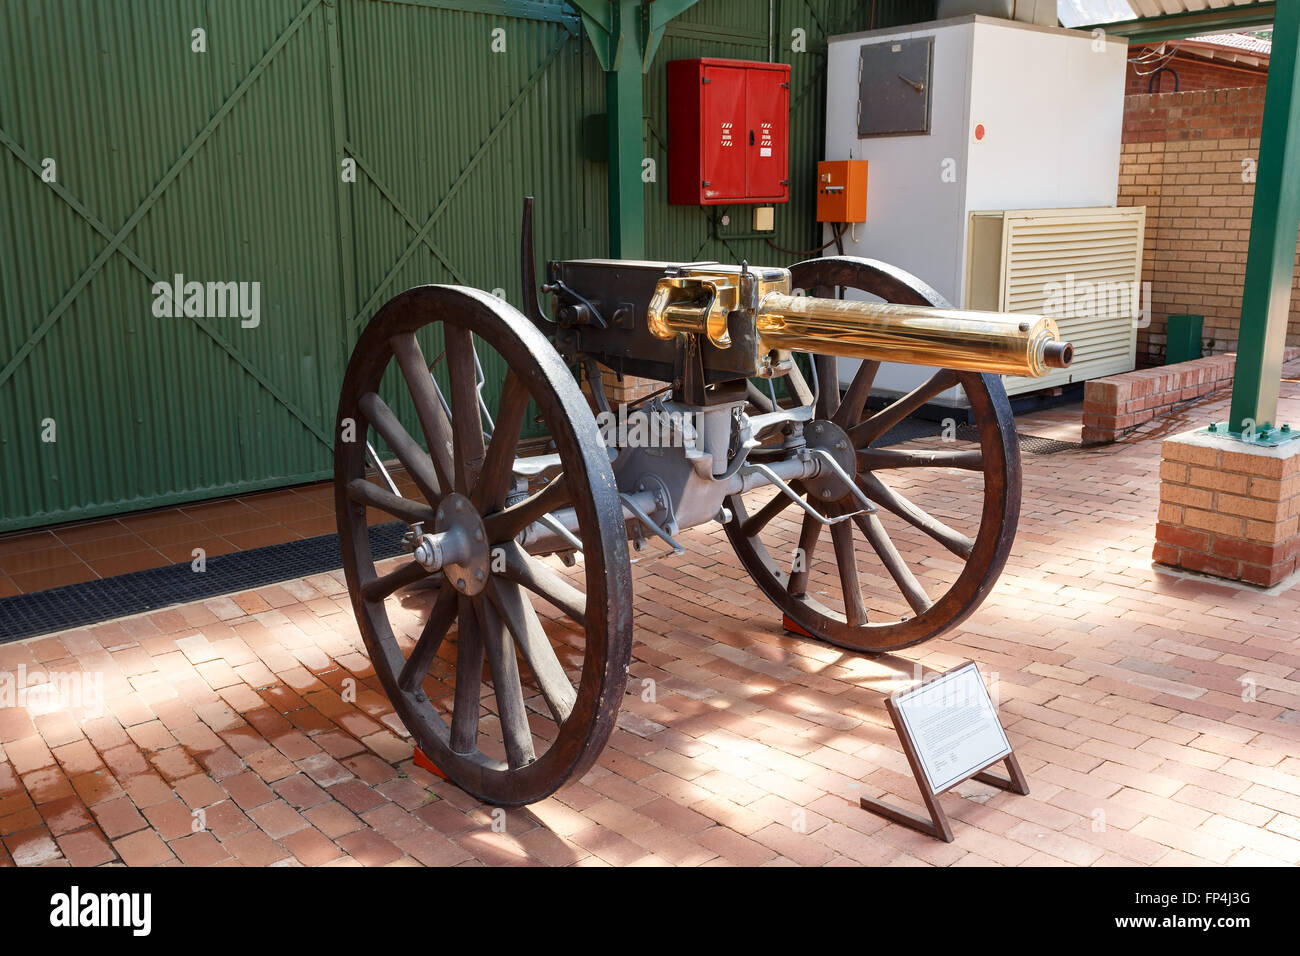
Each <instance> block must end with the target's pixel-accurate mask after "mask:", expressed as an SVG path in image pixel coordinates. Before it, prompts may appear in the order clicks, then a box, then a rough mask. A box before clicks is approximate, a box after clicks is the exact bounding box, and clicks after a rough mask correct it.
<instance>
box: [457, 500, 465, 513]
mask: <svg viewBox="0 0 1300 956" xmlns="http://www.w3.org/2000/svg"><path fill="white" fill-rule="evenodd" d="M464 504H465V503H464V502H463V501H458V502H456V510H457V511H460V510H461V508H463V507H464Z"/></svg>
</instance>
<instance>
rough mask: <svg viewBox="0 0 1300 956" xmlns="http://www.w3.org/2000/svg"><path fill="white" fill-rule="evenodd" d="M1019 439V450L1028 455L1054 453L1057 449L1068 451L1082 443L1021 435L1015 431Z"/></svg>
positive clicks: (1079, 446) (1080, 446)
mask: <svg viewBox="0 0 1300 956" xmlns="http://www.w3.org/2000/svg"><path fill="white" fill-rule="evenodd" d="M1016 437H1017V438H1019V439H1020V450H1021V451H1022V452H1024V453H1025V454H1028V455H1055V454H1056V453H1057V452H1058V451H1069V450H1070V449H1072V448H1082V447H1083V445H1081V444H1079V443H1078V442H1072V441H1059V440H1057V439H1055V438H1038V437H1037V436H1035V435H1022V434H1019V433H1017V435H1016Z"/></svg>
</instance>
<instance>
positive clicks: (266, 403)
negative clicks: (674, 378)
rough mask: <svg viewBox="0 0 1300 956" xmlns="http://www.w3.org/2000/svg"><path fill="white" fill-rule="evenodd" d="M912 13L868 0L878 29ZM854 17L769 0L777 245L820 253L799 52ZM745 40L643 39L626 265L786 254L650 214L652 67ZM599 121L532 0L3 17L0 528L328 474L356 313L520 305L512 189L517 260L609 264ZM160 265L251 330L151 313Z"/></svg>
mask: <svg viewBox="0 0 1300 956" xmlns="http://www.w3.org/2000/svg"><path fill="white" fill-rule="evenodd" d="M932 6H933V4H932V2H924V0H923V2H916V0H881V3H880V4H879V9H877V10H876V11H875V14H874V16H875V18H876V20H875V25H877V26H883V25H887V24H890V23H896V22H909V21H914V20H921V19H926V18H928V17H929V16H930V15H931V14H932ZM871 7H872V4H870V3H864V2H856V3H855V2H848V0H797V2H796V0H780V2H778V3H777V4H776V7H775V11H776V24H777V29H776V43H777V51H778V52H777V56H778V59H781V60H784V61H787V62H791V63H792V64H793V77H792V89H791V94H792V95H791V99H792V104H793V115H792V148H791V173H792V181H793V183H794V184H795V185H794V188H793V191H792V196H793V199H792V202H791V203H789V204H788V205H787V206H784V207H778V213H777V231H776V235H775V239H776V241H777V242H779V243H781V244H782V245H786V246H791V247H807V246H809V245H812V244H815V242H816V239H817V236H818V231H817V227H816V224H815V223H814V222H813V221H812V210H811V201H812V189H811V186H810V184H811V182H812V172H811V170H812V169H813V167H814V164H815V162H816V159H817V158H818V156H819V154H820V152H821V142H822V131H821V123H822V112H823V108H822V104H823V99H824V91H823V89H822V80H821V73H820V71H821V69H822V67H823V66H824V56H823V55H822V51H823V50H824V37H825V36H826V35H829V34H833V33H838V32H845V31H849V30H857V29H863V28H865V27H867V26H868V25H869V24H870V22H871V20H870V18H871V17H872V15H873V14H872V12H871ZM196 28H201V29H203V30H204V31H205V32H206V43H207V51H206V52H202V53H200V52H193V51H192V49H191V45H192V33H191V31H193V30H194V29H196ZM497 29H501V30H504V31H505V32H504V34H502V35H498V36H499V37H501V38H503V39H504V41H505V52H504V53H494V52H493V51H492V40H493V31H494V30H497ZM795 29H803V30H804V31H805V32H806V36H807V40H808V42H807V49H808V52H807V53H802V54H801V53H792V52H791V50H790V46H791V36H792V31H793V30H795ZM768 43H769V37H768V10H767V5H766V4H763V3H761V2H754V0H702V2H701V3H699V4H698V5H697V6H696V7H694V8H693V9H691V10H690V11H688V12H687V13H686V14H685V15H684V16H682V17H681V18H680V20H679V21H678V22H675V23H674V24H673V25H672V26H671V27H670V28H669V30H668V32H667V35H666V36H665V39H664V42H663V45H662V47H661V48H660V50H659V53H658V55H657V57H656V60H655V63H654V65H653V67H652V69H651V71H650V73H649V74H648V75H647V77H646V102H647V113H648V115H647V117H646V143H647V146H646V148H647V155H649V156H653V157H655V158H656V159H657V162H658V171H659V177H658V182H656V183H651V184H648V185H647V187H646V189H647V229H648V249H649V253H650V254H651V255H652V256H656V257H664V258H674V257H684V258H702V257H707V258H718V259H729V260H732V259H736V258H741V257H744V258H748V259H750V260H751V261H760V260H761V261H767V262H785V261H788V260H787V257H784V256H781V255H779V254H777V253H774V252H772V251H771V250H770V249H769V248H768V247H767V246H766V244H765V243H764V242H763V241H762V240H754V239H725V236H724V239H723V240H718V239H714V238H712V237H711V234H712V227H711V224H710V220H709V216H708V214H707V213H706V212H704V211H702V210H699V209H693V208H683V207H669V206H668V205H667V202H666V193H667V168H666V167H667V155H666V149H665V144H666V139H667V115H666V104H665V102H664V99H665V86H666V83H665V80H664V65H665V64H666V63H667V62H668V61H669V60H670V59H674V58H679V57H686V56H701V55H707V56H728V57H736V58H743V59H766V58H767V54H768ZM603 110H604V83H603V78H602V76H601V74H600V71H599V67H598V66H597V64H596V62H595V58H594V56H593V55H592V53H591V51H590V49H589V47H588V45H587V43H586V40H585V38H584V37H583V36H582V34H581V30H580V27H579V24H578V20H577V19H576V17H575V16H574V14H573V11H572V10H571V9H570V8H568V7H566V6H565V5H563V4H562V3H558V2H532V0H480V2H474V0H11V2H8V3H5V4H3V5H0V192H2V193H3V198H4V201H3V203H0V362H2V363H3V365H0V463H2V469H0V531H4V530H11V529H16V528H23V527H30V526H35V525H41V524H48V523H53V522H59V521H68V520H73V519H77V518H82V517H90V516H93V515H98V514H105V513H114V512H120V511H129V510H134V509H141V508H148V507H155V506H159V505H164V504H170V503H176V502H181V501H188V500H195V499H201V498H207V497H213V496H217V495H222V494H231V493H235V492H240V491H248V490H252V489H256V488H264V487H271V486H276V485H284V484H290V483H294V482H299V481H305V480H310V479H314V478H320V477H324V476H326V474H327V473H328V470H329V467H330V442H331V434H330V432H331V430H332V427H333V415H334V408H335V403H336V395H337V386H338V383H339V380H340V378H341V375H342V370H343V367H344V364H345V363H346V360H347V354H348V350H349V347H350V343H351V342H352V341H354V340H355V337H356V335H357V333H358V332H359V330H360V327H361V326H362V325H363V324H364V322H365V321H366V319H367V318H368V317H369V315H370V314H371V313H372V312H373V311H374V310H375V308H376V307H377V306H378V305H380V304H382V303H383V302H384V301H386V300H387V299H388V298H389V297H390V296H392V295H393V294H395V293H397V292H399V291H401V290H402V289H405V288H407V287H409V286H412V285H416V284H419V283H424V282H457V283H464V284H468V285H474V286H478V287H482V288H487V289H497V288H499V289H504V290H505V293H506V296H507V298H508V299H509V300H510V301H511V302H513V303H515V304H516V305H518V304H519V303H520V288H519V278H518V263H517V256H518V235H517V225H518V217H519V203H520V199H521V197H522V196H523V195H525V194H526V193H533V194H535V195H536V196H537V197H538V209H537V215H538V221H537V240H538V248H539V250H540V252H541V253H542V254H544V255H546V256H548V257H565V256H577V255H599V254H602V253H603V252H604V251H605V241H606V220H607V211H606V208H605V168H604V166H603V164H601V163H599V162H594V161H592V160H590V159H588V158H584V149H583V128H584V118H585V117H587V116H590V115H595V114H599V113H601V112H603ZM344 157H348V158H351V159H354V160H355V161H356V163H357V175H356V182H354V183H345V182H343V181H342V179H341V177H340V169H341V166H340V164H341V161H342V159H343V158H344ZM47 159H50V160H53V161H54V167H53V171H54V178H53V181H48V178H49V177H48V169H49V167H48V164H47V163H46V160H47ZM43 173H45V176H43V175H42V174H43ZM735 212H736V213H737V215H736V216H735V217H734V218H735V219H737V220H740V219H744V218H747V217H746V216H743V215H740V213H743V212H744V210H743V209H737V210H735ZM739 225H740V226H744V225H745V224H744V223H740V224H739ZM730 230H731V231H732V232H733V233H734V232H735V231H736V230H737V224H733V225H732V226H731V227H730ZM725 231H726V230H724V233H725ZM177 273H180V274H183V275H184V276H185V277H186V278H187V280H191V279H192V280H198V281H204V282H207V281H223V282H224V281H236V282H238V281H248V282H254V281H255V282H259V283H260V284H261V289H260V292H261V301H260V305H261V322H260V325H259V326H258V327H257V328H254V329H243V328H241V326H240V322H239V319H238V317H233V318H156V317H155V316H154V315H153V312H152V305H153V294H152V291H151V288H152V286H153V283H154V282H155V281H158V280H170V279H171V277H172V276H173V275H175V274H177ZM500 371H501V370H500V369H494V368H488V369H487V370H486V372H487V375H488V377H489V378H494V377H496V376H499V375H500ZM50 420H52V421H53V437H54V438H55V439H56V440H54V441H47V440H44V439H48V438H49V437H51V435H50V425H49V422H50Z"/></svg>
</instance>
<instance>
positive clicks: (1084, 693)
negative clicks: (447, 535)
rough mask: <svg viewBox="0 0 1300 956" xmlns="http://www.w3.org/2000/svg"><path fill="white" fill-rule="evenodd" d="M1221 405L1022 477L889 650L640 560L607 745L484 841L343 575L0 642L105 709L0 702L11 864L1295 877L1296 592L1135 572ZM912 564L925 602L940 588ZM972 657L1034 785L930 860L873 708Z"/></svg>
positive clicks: (698, 557) (2, 853)
mask: <svg viewBox="0 0 1300 956" xmlns="http://www.w3.org/2000/svg"><path fill="white" fill-rule="evenodd" d="M1284 388H1285V390H1286V394H1287V396H1288V399H1287V408H1286V411H1287V413H1288V414H1289V415H1290V416H1291V419H1292V420H1296V419H1300V386H1297V385H1296V384H1294V383H1289V384H1287V385H1285V386H1284ZM1221 405H1222V397H1220V398H1219V399H1217V400H1210V401H1207V402H1205V403H1202V405H1201V406H1199V407H1197V408H1194V409H1191V410H1188V411H1187V412H1186V413H1185V415H1184V417H1183V419H1182V420H1181V421H1175V422H1169V421H1166V422H1163V423H1152V424H1151V425H1150V426H1147V427H1146V428H1144V429H1143V430H1142V431H1141V432H1139V433H1138V434H1137V435H1135V436H1133V437H1132V438H1130V439H1129V440H1128V441H1126V442H1124V443H1121V444H1117V445H1112V446H1106V447H1102V448H1096V449H1088V450H1079V451H1070V452H1064V453H1060V454H1056V455H1052V456H1044V457H1029V458H1027V459H1026V462H1025V510H1024V515H1023V518H1022V521H1021V528H1020V535H1019V538H1018V540H1017V543H1016V548H1015V552H1014V554H1013V556H1012V559H1011V561H1010V564H1009V565H1008V568H1007V570H1006V573H1005V574H1004V576H1003V578H1002V581H1001V583H1000V585H999V586H998V588H997V590H996V591H995V593H994V594H993V596H992V598H990V600H989V601H988V602H987V603H986V604H985V605H984V607H983V608H982V609H981V610H980V611H979V613H977V614H976V615H975V616H974V617H973V618H972V619H971V620H969V621H968V622H967V623H966V624H965V625H964V626H962V627H961V628H959V629H958V630H957V631H956V632H954V633H952V634H950V635H948V636H946V637H944V638H941V639H937V640H934V641H931V642H929V643H928V644H925V645H922V646H920V647H917V648H913V649H911V650H909V651H906V652H903V653H900V654H898V655H895V656H888V657H883V658H877V659H874V660H873V659H864V658H861V657H857V656H854V655H851V654H847V653H843V652H841V651H839V650H836V649H834V648H828V647H825V646H822V645H819V644H815V643H812V642H808V641H802V640H796V639H792V638H790V637H788V636H785V635H783V634H782V633H781V631H780V630H779V627H778V619H777V617H776V615H775V614H774V613H773V611H772V608H771V607H770V605H769V604H768V603H767V601H766V600H765V599H764V598H762V597H761V595H759V594H758V593H757V592H756V590H755V589H754V588H753V586H752V585H751V584H750V583H749V581H748V579H747V578H746V577H745V574H744V572H743V571H742V570H741V569H740V567H739V565H738V562H737V560H736V558H735V556H734V555H733V554H732V552H731V550H730V547H729V546H728V545H727V543H726V540H725V537H724V536H723V535H722V533H721V532H720V531H709V530H696V531H692V532H688V533H686V535H685V536H684V537H685V538H686V540H687V541H688V542H689V546H690V548H689V551H688V553H687V554H685V555H683V556H681V557H679V558H676V559H672V560H668V561H658V562H650V561H647V562H643V563H641V564H639V565H637V566H636V572H635V573H636V590H637V637H638V643H637V646H636V650H635V654H634V658H635V659H634V661H633V664H632V681H631V682H630V684H629V687H630V690H631V691H632V692H631V693H629V695H628V696H627V698H626V700H625V706H624V716H623V718H622V719H621V728H620V729H619V730H618V731H617V732H616V733H615V735H614V737H613V740H612V742H611V744H610V746H609V747H608V748H607V750H606V751H605V753H604V755H603V757H602V758H601V760H600V761H599V763H598V765H597V766H596V767H595V769H593V770H592V771H591V772H590V773H588V774H587V776H586V777H585V778H584V779H583V780H582V781H581V782H580V783H576V784H571V785H570V786H569V787H567V788H565V789H563V790H561V791H560V793H559V794H558V795H557V796H555V797H552V798H550V799H548V800H546V801H544V802H542V803H540V804H537V805H534V806H532V807H530V808H528V809H523V810H512V811H509V812H508V813H507V814H506V817H505V823H506V826H505V832H504V833H502V832H496V831H495V830H494V829H493V827H492V822H493V821H492V816H491V814H490V812H489V810H488V809H487V808H484V807H482V806H480V805H478V804H477V803H476V801H474V800H473V799H470V798H468V797H466V796H465V795H464V794H462V793H461V792H460V791H458V790H456V789H455V788H453V787H451V786H449V785H448V784H446V783H444V782H443V781H441V780H438V779H436V778H434V777H432V776H430V775H429V774H427V773H425V772H423V771H421V770H419V769H418V768H415V767H414V766H413V764H412V762H411V753H412V750H411V745H410V743H409V742H408V740H407V739H406V738H405V737H404V736H403V732H402V729H401V727H400V725H398V724H397V723H396V722H395V721H394V720H393V718H392V717H391V715H390V713H389V710H388V707H387V704H386V701H385V700H384V698H383V696H382V695H381V694H379V693H378V692H377V691H376V690H375V681H374V678H373V673H372V671H371V670H370V667H369V663H368V660H367V658H366V655H365V653H364V650H363V648H362V647H361V644H360V640H359V638H358V636H357V632H356V627H355V625H354V623H353V619H352V615H351V612H350V609H349V606H348V602H347V598H346V594H345V593H344V589H343V587H342V586H341V584H340V583H339V579H338V576H337V575H320V576H316V577H312V578H308V579H305V580H300V581H291V582H288V583H286V584H284V585H281V586H273V587H267V588H261V589H258V590H256V591H252V592H245V593H242V594H236V595H232V596H231V597H229V598H221V599H216V600H210V601H206V602H202V603H198V604H192V605H187V606H182V607H177V608H173V609H169V610H165V611H161V612H157V613H153V614H149V615H145V616H140V617H135V618H130V619H125V620H120V621H114V622H109V623H104V624H100V625H98V626H95V627H90V628H86V629H84V630H77V631H70V632H65V633H62V634H57V635H53V636H50V637H45V638H40V639H33V640H29V641H26V642H23V643H19V644H10V645H6V646H3V647H0V671H7V672H15V671H16V670H18V669H19V668H24V669H26V670H27V671H28V672H35V671H38V670H44V671H46V672H48V673H50V674H76V673H88V674H102V675H103V681H104V683H103V691H104V694H105V696H106V697H107V698H108V706H107V710H106V712H105V713H104V714H103V716H100V717H97V718H93V719H85V720H80V719H75V717H74V716H73V715H70V714H69V713H67V712H53V713H48V714H42V713H41V710H42V708H41V707H40V706H39V705H37V704H33V705H31V706H30V707H9V708H7V709H0V838H2V840H3V850H0V864H5V865H7V864H11V863H18V864H61V863H64V862H68V863H72V864H75V865H96V864H102V863H109V862H114V861H118V860H120V861H122V862H125V863H127V864H131V865H148V864H159V863H162V864H177V863H184V864H241V863H242V864H249V865H265V864H285V865H296V864H299V863H301V864H305V865H322V864H324V865H355V864H362V865H378V864H390V863H391V864H417V863H424V864H466V865H473V864H478V863H487V864H497V863H524V862H537V863H546V864H569V863H577V864H583V865H601V864H632V863H637V864H685V865H692V864H709V865H725V864H787V863H794V864H805V865H824V864H835V865H855V864H872V865H880V864H887V865H897V866H909V865H938V866H948V865H954V864H962V865H982V864H1007V865H1036V864H1045V865H1058V864H1072V865H1085V866H1087V865H1150V864H1157V865H1163V864H1198V863H1204V864H1225V863H1227V864H1275V863H1291V864H1295V863H1297V862H1300V647H1298V646H1297V630H1298V622H1300V588H1296V587H1293V588H1291V589H1290V590H1283V591H1282V592H1281V593H1277V594H1273V595H1268V594H1264V593H1261V592H1258V591H1253V590H1247V589H1243V588H1237V587H1229V586H1225V585H1220V584H1213V583H1209V582H1206V581H1203V580H1194V579H1188V578H1178V577H1173V576H1170V575H1166V574H1163V573H1158V572H1156V571H1155V570H1153V568H1152V566H1151V563H1150V555H1151V545H1152V535H1153V529H1154V527H1155V513H1156V506H1157V495H1156V482H1157V477H1156V473H1157V468H1158V464H1159V461H1158V456H1159V441H1158V438H1159V436H1160V434H1162V433H1163V432H1169V431H1174V430H1177V429H1179V428H1181V427H1186V422H1189V421H1193V420H1196V421H1200V420H1209V418H1210V417H1211V416H1213V415H1215V414H1220V413H1218V412H1217V411H1216V410H1217V408H1218V407H1220V406H1221ZM1220 417H1221V414H1220ZM943 491H944V489H942V488H930V489H927V488H925V487H923V486H917V487H914V488H912V489H911V490H910V491H909V494H913V495H915V496H916V497H917V499H918V500H926V501H929V502H931V503H933V500H934V499H933V495H936V494H939V493H941V492H943ZM954 508H955V509H956V510H957V511H959V510H960V509H959V508H957V507H956V505H954ZM790 527H793V525H791V526H790ZM786 530H787V531H788V530H789V529H786ZM898 540H899V541H900V548H902V549H903V550H904V552H905V553H906V554H908V555H909V556H914V550H915V549H916V548H918V547H920V546H921V544H923V542H917V541H915V540H913V539H911V538H908V537H907V536H900V537H899V539H898ZM918 567H919V568H920V572H919V573H920V574H921V576H922V579H923V580H924V581H926V582H927V586H936V585H937V583H938V582H941V581H943V580H944V579H945V576H950V574H951V572H952V566H951V565H950V564H949V563H947V562H945V561H942V560H936V559H933V558H929V559H926V560H925V561H924V562H918ZM817 580H820V578H818V579H817ZM967 658H973V659H975V660H976V661H978V662H979V663H980V666H981V668H982V669H983V670H984V671H985V673H986V675H988V676H989V677H990V678H994V677H996V688H997V691H998V693H999V696H1000V701H1001V705H1000V706H1001V714H1002V718H1003V721H1004V723H1005V725H1006V727H1007V731H1008V734H1009V736H1010V738H1011V740H1012V742H1013V744H1014V746H1015V747H1016V749H1017V752H1018V753H1019V755H1020V760H1021V763H1022V766H1023V768H1024V770H1025V772H1026V773H1027V775H1028V777H1029V781H1030V786H1031V788H1032V794H1031V795H1030V796H1028V797H1022V796H1015V795H1012V794H1006V793H1001V792H996V791H992V790H990V788H988V787H985V786H983V785H980V784H974V783H968V784H964V785H962V786H960V787H959V788H958V789H957V791H955V792H954V793H951V794H949V795H947V796H946V797H944V798H943V801H944V804H945V806H946V807H947V809H948V811H949V814H950V816H951V817H952V818H953V820H954V830H955V833H956V841H955V842H954V843H953V844H951V845H946V844H942V843H938V842H936V841H934V840H931V839H929V838H926V837H923V836H920V835H918V834H915V833H912V832H910V831H907V830H905V829H903V828H901V827H898V826H895V825H892V824H887V823H885V822H884V821H882V820H880V819H878V818H876V817H873V816H870V815H868V814H866V813H864V812H863V811H861V810H860V809H858V807H857V797H858V795H859V794H863V793H866V794H874V795H888V796H890V797H891V798H892V799H894V800H898V801H907V802H914V801H915V791H914V785H913V783H912V780H911V778H910V776H909V774H908V772H907V767H906V763H905V761H904V759H903V757H902V756H901V754H900V752H899V748H898V743H897V740H896V738H895V736H894V734H893V731H892V730H891V729H889V727H888V723H887V719H886V717H885V714H884V711H883V708H882V703H881V701H882V697H881V694H882V692H888V691H890V690H892V689H894V688H896V687H898V686H900V682H901V681H903V680H906V679H910V678H911V677H912V676H913V673H914V667H915V666H916V665H923V666H924V667H935V668H944V667H948V666H950V665H952V664H955V663H957V662H959V661H961V660H964V659H967ZM349 678H355V679H356V681H357V682H358V686H359V688H360V690H359V693H358V694H357V696H356V701H355V703H346V702H344V701H343V700H342V699H341V695H340V693H339V691H340V689H341V688H343V687H344V686H345V685H344V682H345V681H346V680H347V679H349ZM647 678H649V679H652V680H654V681H655V686H656V702H654V703H650V702H647V701H645V700H642V697H641V690H642V686H643V684H642V682H643V681H644V680H645V679H647ZM1243 689H1245V690H1246V691H1247V693H1246V695H1245V696H1246V697H1252V698H1253V699H1249V700H1243ZM200 809H201V810H202V811H203V813H202V822H203V823H204V828H203V829H202V830H200V831H198V832H195V831H194V821H195V819H196V817H195V814H194V811H196V810H200Z"/></svg>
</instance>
